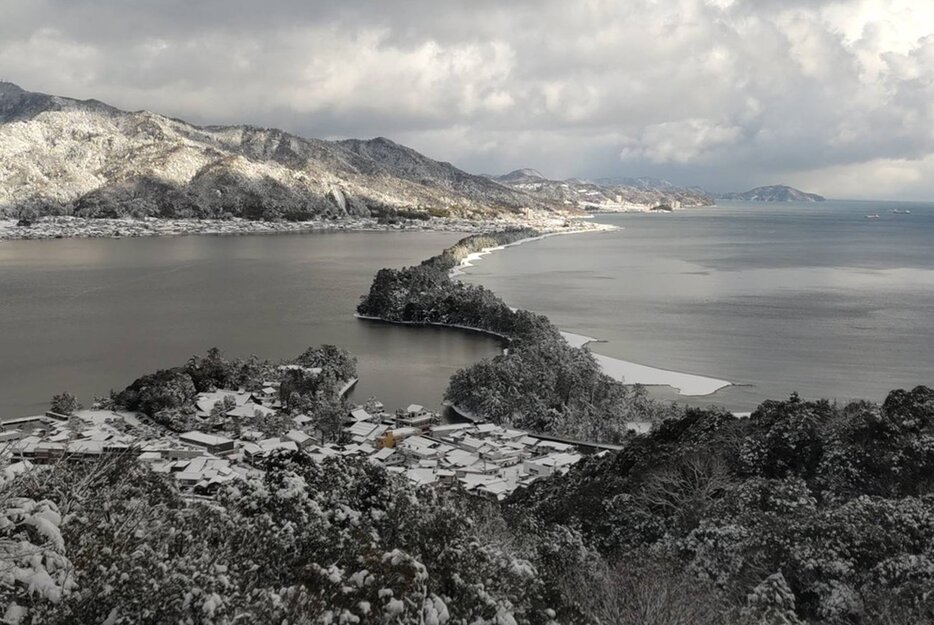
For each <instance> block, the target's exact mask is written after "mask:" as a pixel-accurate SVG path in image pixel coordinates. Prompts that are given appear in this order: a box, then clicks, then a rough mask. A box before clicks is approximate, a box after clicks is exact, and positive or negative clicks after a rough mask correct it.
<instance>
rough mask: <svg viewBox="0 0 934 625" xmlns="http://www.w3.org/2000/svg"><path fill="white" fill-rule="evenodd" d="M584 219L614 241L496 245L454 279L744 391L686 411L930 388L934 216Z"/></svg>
mask: <svg viewBox="0 0 934 625" xmlns="http://www.w3.org/2000/svg"><path fill="white" fill-rule="evenodd" d="M892 209H898V210H900V211H905V210H910V211H911V214H910V215H908V214H894V213H892V212H890V211H891V210H892ZM867 214H879V219H867V218H866V215H867ZM596 220H597V221H599V222H603V223H609V224H613V225H617V226H620V227H622V228H624V229H623V230H620V231H617V232H612V233H605V234H582V235H572V236H562V237H552V238H548V239H545V240H543V241H540V242H536V243H532V244H527V245H521V246H517V247H511V248H507V249H505V250H503V251H500V252H496V253H495V254H492V255H490V256H487V257H485V258H484V259H482V260H481V261H479V262H478V263H476V266H475V267H474V268H471V269H469V270H468V275H467V276H466V277H465V279H467V280H470V281H473V282H477V283H480V284H483V285H484V286H486V287H489V288H490V289H492V290H493V291H494V292H496V293H497V294H498V295H500V296H501V297H503V298H504V299H505V300H506V302H507V303H509V304H510V305H512V306H518V307H521V308H527V309H530V310H534V311H536V312H540V313H543V314H545V315H548V316H549V317H550V318H551V320H552V321H554V322H555V323H556V324H557V325H558V326H559V327H561V328H562V329H563V330H568V331H571V332H578V333H580V334H585V335H588V336H593V337H598V338H601V339H606V340H608V341H609V342H608V343H606V344H594V345H592V346H591V347H592V349H593V350H594V351H595V352H598V353H602V354H606V355H608V356H613V357H616V358H620V359H623V360H630V361H634V362H638V363H641V364H645V365H650V366H654V367H660V368H663V369H672V370H676V371H684V372H688V373H696V374H700V375H707V376H711V377H715V378H721V379H727V380H732V381H734V382H737V383H740V384H744V385H746V386H739V387H732V388H727V389H724V390H722V391H719V392H717V393H716V394H714V395H711V396H707V397H703V398H695V399H692V400H690V403H693V404H700V405H707V404H710V403H716V404H721V405H725V406H727V407H729V408H731V409H734V410H749V409H751V408H753V407H755V406H756V405H757V404H758V403H759V402H760V401H762V400H763V399H766V398H773V399H781V398H785V397H787V396H788V395H789V394H790V393H791V392H793V391H797V392H799V393H800V394H801V395H802V396H805V397H811V398H817V397H827V398H831V399H839V400H847V399H852V398H867V399H874V400H880V399H882V398H884V396H885V393H886V392H887V391H888V390H890V389H892V388H899V387H912V386H914V385H917V384H927V385H934V204H920V203H886V202H834V201H828V202H824V203H816V204H797V203H795V204H768V203H742V202H723V203H722V205H721V206H718V207H712V208H700V209H688V210H684V211H679V212H676V213H674V214H643V213H629V214H616V215H611V214H603V215H598V216H597V217H596ZM656 394H657V395H658V396H660V397H665V398H678V399H679V400H681V401H684V398H679V397H678V396H677V395H675V394H674V393H672V392H667V391H664V390H659V391H657V392H656Z"/></svg>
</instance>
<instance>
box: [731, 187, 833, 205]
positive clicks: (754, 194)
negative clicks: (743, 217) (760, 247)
mask: <svg viewBox="0 0 934 625" xmlns="http://www.w3.org/2000/svg"><path fill="white" fill-rule="evenodd" d="M717 198H718V199H721V200H745V201H747V202H823V201H824V200H826V199H827V198H825V197H824V196H822V195H818V194H816V193H806V192H804V191H801V190H799V189H795V188H794V187H789V186H787V185H783V184H778V185H771V186H766V187H756V188H755V189H750V190H749V191H744V192H742V193H722V194H720V195H718V196H717Z"/></svg>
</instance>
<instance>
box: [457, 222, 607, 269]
mask: <svg viewBox="0 0 934 625" xmlns="http://www.w3.org/2000/svg"><path fill="white" fill-rule="evenodd" d="M619 229H620V228H619V227H617V226H611V225H608V224H590V227H588V228H580V229H577V230H557V231H555V232H546V233H545V234H540V235H538V236H537V237H528V238H525V239H519V240H518V241H513V242H512V243H507V244H506V245H497V246H495V247H485V248H483V249H482V250H480V251H479V252H472V253H470V254H467V256H465V257H464V258H463V259H462V260H461V262H460V263H459V264H458V265H457V267H455V268H454V269H452V270H451V273H450V274H449V275H450V277H452V278H456V277H457V276H462V275H464V274H465V273H466V272H465V271H464V269H466V268H467V267H473V262H474V261H475V260H480V259H481V258H483V257H484V256H486V255H487V254H491V253H492V252H497V251H499V250H504V249H506V248H507V247H513V246H516V245H522V244H523V243H529V242H530V241H541V240H542V239H544V238H547V237H556V236H559V235H563V234H584V233H588V232H609V231H611V230H619Z"/></svg>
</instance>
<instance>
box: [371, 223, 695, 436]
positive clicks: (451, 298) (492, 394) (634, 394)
mask: <svg viewBox="0 0 934 625" xmlns="http://www.w3.org/2000/svg"><path fill="white" fill-rule="evenodd" d="M537 234H538V233H537V232H535V231H531V230H525V229H522V230H509V231H503V232H497V233H493V234H488V235H474V236H469V237H466V238H464V239H461V240H460V241H459V242H457V243H456V244H454V245H453V246H451V247H449V248H448V249H446V250H444V251H443V252H442V253H441V254H439V255H437V256H433V257H432V258H429V259H428V260H426V261H424V262H423V263H422V264H421V265H418V266H414V267H405V268H403V269H381V270H380V271H379V272H378V273H377V274H376V277H375V278H374V280H373V284H372V285H371V287H370V291H369V293H368V294H367V295H365V296H364V297H363V298H362V300H361V302H360V305H359V306H358V308H357V312H358V313H359V314H361V315H364V316H368V317H378V318H380V319H383V320H385V321H391V322H401V323H414V324H443V325H452V326H466V327H469V328H475V329H479V330H484V331H487V332H491V333H494V334H498V335H501V336H503V337H505V338H506V339H507V340H508V341H509V349H508V350H507V351H506V353H504V354H501V355H498V356H496V357H494V358H491V359H489V360H484V361H482V362H479V363H476V364H474V365H471V366H468V367H466V368H464V369H462V370H460V371H458V372H457V373H456V374H455V375H454V376H453V377H452V378H451V382H450V385H449V386H448V389H447V391H446V393H445V398H446V399H447V400H449V401H451V402H452V403H454V404H455V405H457V406H459V407H461V408H464V409H466V410H467V411H469V412H471V413H474V414H478V415H483V416H484V417H485V418H488V419H490V420H492V421H494V422H496V423H501V424H504V425H510V426H513V427H518V428H522V429H527V430H531V431H536V432H547V433H554V434H560V435H564V436H569V437H573V438H580V439H587V440H595V441H604V442H619V441H621V440H623V439H625V438H626V437H627V436H628V432H627V428H626V422H628V421H634V420H650V421H657V420H661V419H663V418H666V417H669V416H673V415H675V414H677V409H676V408H672V407H671V406H669V405H667V404H662V403H659V402H655V401H652V400H651V399H649V398H648V397H647V396H646V394H645V393H644V392H643V391H642V390H641V389H638V388H632V387H627V386H626V385H624V384H622V383H620V382H618V381H616V380H614V379H613V378H611V377H609V376H607V375H605V374H604V373H603V372H602V371H601V369H600V367H599V365H598V364H597V362H596V360H594V358H593V356H592V355H591V353H590V351H589V350H588V349H587V348H578V347H572V346H571V345H568V343H567V341H565V340H564V338H563V337H562V336H561V332H560V331H559V330H558V328H557V327H555V326H554V325H553V324H552V323H551V322H550V321H549V320H548V318H547V317H545V316H544V315H538V314H535V313H531V312H529V311H526V310H513V309H511V308H510V307H509V306H508V305H507V304H506V303H505V302H503V301H502V300H501V299H499V298H498V297H497V296H496V295H495V294H494V293H493V292H492V291H490V290H488V289H485V288H483V287H482V286H474V285H470V284H465V283H463V282H461V281H460V280H454V279H452V278H451V276H450V272H451V270H452V269H453V268H455V267H456V266H457V265H458V264H459V263H460V261H461V260H463V259H464V258H466V257H467V256H468V255H469V254H471V253H475V252H479V251H481V250H483V249H484V248H489V247H494V246H498V245H506V244H509V243H514V242H516V241H519V240H521V239H525V238H529V237H532V236H535V235H537Z"/></svg>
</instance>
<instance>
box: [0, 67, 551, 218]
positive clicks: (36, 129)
mask: <svg viewBox="0 0 934 625" xmlns="http://www.w3.org/2000/svg"><path fill="white" fill-rule="evenodd" d="M556 208H557V209H562V208H566V207H561V206H559V205H556V204H553V203H549V202H545V201H542V200H541V199H540V198H536V197H533V196H530V195H528V194H526V193H524V192H522V191H521V190H518V189H515V188H511V187H508V186H504V185H501V184H499V183H497V182H495V181H493V180H490V179H489V178H486V177H484V176H476V175H472V174H469V173H467V172H464V171H462V170H460V169H458V168H456V167H454V166H453V165H451V164H450V163H445V162H440V161H436V160H433V159H430V158H428V157H426V156H424V155H422V154H420V153H418V152H416V151H415V150H413V149H411V148H408V147H405V146H402V145H399V144H397V143H394V142H393V141H390V140H389V139H385V138H382V137H379V138H376V139H371V140H360V139H348V140H344V141H325V140H321V139H307V138H302V137H298V136H295V135H292V134H289V133H287V132H284V131H282V130H277V129H269V128H258V127H255V126H249V125H236V126H204V127H200V126H195V125H193V124H189V123H186V122H184V121H181V120H177V119H172V118H169V117H165V116H162V115H158V114H155V113H151V112H148V111H135V112H128V111H122V110H120V109H117V108H115V107H112V106H110V105H108V104H105V103H102V102H99V101H97V100H76V99H72V98H65V97H60V96H53V95H47V94H42V93H33V92H29V91H25V90H23V89H21V88H20V87H18V86H16V85H14V84H12V83H5V82H0V216H2V215H4V214H6V215H7V216H13V215H17V214H20V213H21V212H22V211H27V212H29V211H31V212H33V213H39V214H74V215H79V216H87V217H123V216H134V217H143V216H156V217H198V218H225V217H231V216H233V217H244V218H249V219H296V220H297V219H310V218H343V217H355V216H356V217H359V216H384V215H402V216H428V215H432V216H452V217H464V218H475V219H482V218H485V217H492V216H498V215H503V214H515V215H522V214H524V211H526V210H536V211H537V210H543V211H552V210H555V209H556Z"/></svg>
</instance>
